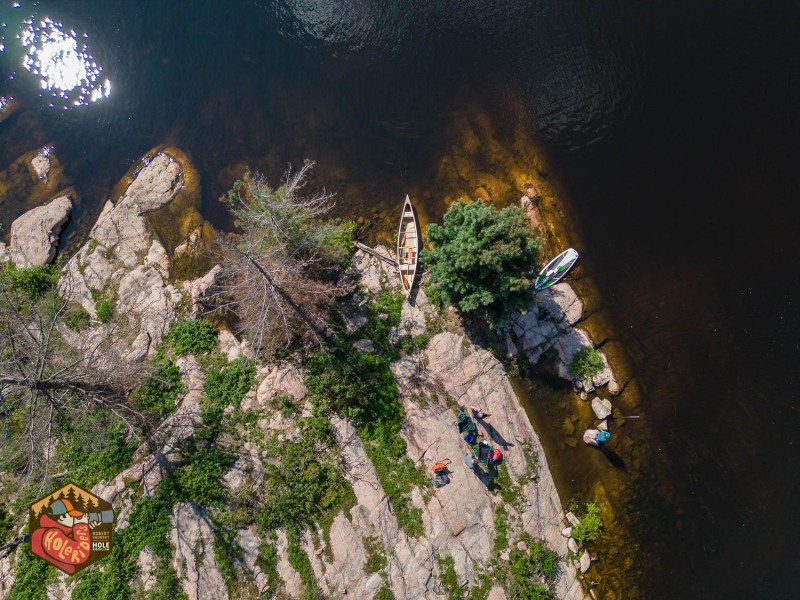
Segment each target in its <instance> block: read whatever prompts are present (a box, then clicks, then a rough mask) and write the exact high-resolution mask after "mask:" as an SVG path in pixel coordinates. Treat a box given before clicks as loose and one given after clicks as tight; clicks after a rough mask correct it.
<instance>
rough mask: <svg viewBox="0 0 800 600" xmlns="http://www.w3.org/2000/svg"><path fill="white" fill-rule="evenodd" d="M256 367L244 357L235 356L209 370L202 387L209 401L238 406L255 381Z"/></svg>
mask: <svg viewBox="0 0 800 600" xmlns="http://www.w3.org/2000/svg"><path fill="white" fill-rule="evenodd" d="M255 376H256V367H255V365H254V364H253V363H252V362H251V361H249V360H247V359H246V358H244V357H240V358H237V359H236V360H234V361H233V362H232V363H230V364H229V365H225V366H223V367H222V368H220V369H217V370H214V371H211V372H210V373H209V374H208V375H207V376H206V382H205V385H204V386H203V389H204V390H205V392H206V396H207V397H208V400H209V402H211V403H212V404H214V405H216V406H220V407H222V408H225V407H227V406H233V407H235V408H239V405H240V404H241V403H242V400H243V399H244V397H245V396H246V395H247V392H249V391H250V389H251V388H252V387H253V386H254V385H255V383H256V377H255Z"/></svg>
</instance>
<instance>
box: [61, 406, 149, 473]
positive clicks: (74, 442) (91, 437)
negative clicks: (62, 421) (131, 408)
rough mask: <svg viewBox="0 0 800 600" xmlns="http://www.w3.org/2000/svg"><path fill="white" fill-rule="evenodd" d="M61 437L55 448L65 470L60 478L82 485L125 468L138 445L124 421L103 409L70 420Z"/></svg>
mask: <svg viewBox="0 0 800 600" xmlns="http://www.w3.org/2000/svg"><path fill="white" fill-rule="evenodd" d="M63 440H64V441H63V442H62V443H61V444H59V445H58V448H57V450H58V458H59V459H60V460H61V461H63V463H64V467H65V470H66V471H67V475H66V476H65V477H64V478H63V482H64V483H67V482H68V481H71V482H73V483H75V484H77V485H79V486H81V487H83V488H86V489H91V488H92V487H93V486H94V485H95V484H96V483H98V482H99V481H104V480H107V479H111V478H112V477H114V476H116V475H117V474H118V473H120V472H121V471H124V470H125V469H127V468H128V467H129V466H130V464H131V460H132V458H133V453H134V452H135V451H136V447H137V446H138V442H137V439H136V438H134V437H129V436H128V428H127V427H126V426H125V424H124V423H123V422H122V421H120V420H117V419H114V418H113V417H112V416H110V413H105V412H103V411H97V412H96V413H93V414H91V415H89V416H87V417H85V418H83V419H80V420H75V421H73V422H72V423H71V424H70V425H69V426H68V427H67V428H66V429H65V431H64V435H63Z"/></svg>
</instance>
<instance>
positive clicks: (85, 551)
mask: <svg viewBox="0 0 800 600" xmlns="http://www.w3.org/2000/svg"><path fill="white" fill-rule="evenodd" d="M28 520H29V528H30V532H31V552H33V553H34V554H35V555H36V556H38V557H39V558H41V559H43V560H46V561H47V562H49V563H50V564H51V565H53V566H55V567H56V568H58V569H60V570H62V571H64V572H65V573H67V574H68V575H73V574H75V573H77V572H78V571H82V570H83V569H85V568H86V567H88V566H90V565H92V564H94V563H96V562H97V561H98V560H100V559H101V558H103V557H104V556H107V555H108V554H110V553H111V535H112V532H113V530H114V510H113V508H112V506H111V504H110V503H108V502H106V501H105V500H103V499H102V498H98V497H97V496H95V495H94V494H92V493H91V492H87V491H86V490H84V489H83V488H80V487H78V486H77V485H75V484H74V483H68V484H66V485H65V486H64V487H62V488H60V489H58V490H56V491H55V492H53V493H51V494H48V495H47V496H45V497H43V498H40V499H39V500H37V501H36V502H34V503H33V504H31V507H30V511H29V513H28Z"/></svg>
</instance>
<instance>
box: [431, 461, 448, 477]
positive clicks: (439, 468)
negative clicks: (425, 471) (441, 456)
mask: <svg viewBox="0 0 800 600" xmlns="http://www.w3.org/2000/svg"><path fill="white" fill-rule="evenodd" d="M431 469H432V470H433V472H434V473H436V474H437V475H438V474H439V473H447V463H443V462H440V463H436V464H435V465H433V466H432V467H431Z"/></svg>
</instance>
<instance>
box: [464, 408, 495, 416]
mask: <svg viewBox="0 0 800 600" xmlns="http://www.w3.org/2000/svg"><path fill="white" fill-rule="evenodd" d="M469 409H470V410H471V411H472V416H473V417H475V418H476V419H486V418H487V417H491V416H492V415H490V414H489V413H488V412H486V411H485V410H483V409H482V408H478V407H477V406H470V407H469Z"/></svg>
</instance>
